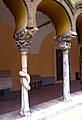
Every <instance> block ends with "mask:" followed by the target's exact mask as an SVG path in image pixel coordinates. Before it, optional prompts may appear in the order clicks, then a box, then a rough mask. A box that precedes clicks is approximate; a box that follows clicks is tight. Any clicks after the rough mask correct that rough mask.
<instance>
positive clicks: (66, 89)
mask: <svg viewBox="0 0 82 120" xmlns="http://www.w3.org/2000/svg"><path fill="white" fill-rule="evenodd" d="M57 40H58V41H59V42H60V49H61V50H62V51H63V99H64V100H66V101H69V100H70V99H71V97H70V79H69V78H70V77H69V57H68V53H69V49H70V48H71V43H70V36H66V37H63V36H60V37H57Z"/></svg>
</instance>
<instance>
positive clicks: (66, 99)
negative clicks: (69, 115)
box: [59, 95, 72, 102]
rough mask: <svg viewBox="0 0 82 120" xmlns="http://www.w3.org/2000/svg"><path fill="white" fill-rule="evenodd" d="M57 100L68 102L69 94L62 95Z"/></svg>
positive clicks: (69, 99)
mask: <svg viewBox="0 0 82 120" xmlns="http://www.w3.org/2000/svg"><path fill="white" fill-rule="evenodd" d="M59 100H60V101H66V102H69V101H71V100H72V99H71V95H67V96H62V97H61V98H60V99H59Z"/></svg>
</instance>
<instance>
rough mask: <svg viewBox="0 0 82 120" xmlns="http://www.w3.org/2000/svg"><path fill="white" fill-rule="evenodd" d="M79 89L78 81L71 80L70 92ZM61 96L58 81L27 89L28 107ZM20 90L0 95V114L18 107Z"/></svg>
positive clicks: (60, 87) (60, 85) (60, 86)
mask: <svg viewBox="0 0 82 120" xmlns="http://www.w3.org/2000/svg"><path fill="white" fill-rule="evenodd" d="M78 90H81V88H80V84H79V81H73V82H72V83H71V92H72V93H73V92H76V91H78ZM60 96H62V84H61V83H58V84H55V85H50V86H46V87H43V88H40V89H35V90H31V91H29V101H30V107H32V106H34V105H38V104H40V103H43V102H47V101H50V100H54V99H56V98H58V97H60ZM20 98H21V93H20V91H16V92H13V93H11V94H10V96H9V97H5V98H4V97H2V96H0V115H1V114H5V113H9V112H12V111H16V110H19V109H20V101H21V99H20Z"/></svg>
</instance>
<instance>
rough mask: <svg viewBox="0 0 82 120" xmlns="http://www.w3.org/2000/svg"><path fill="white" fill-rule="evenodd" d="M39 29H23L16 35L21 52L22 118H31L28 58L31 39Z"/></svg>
mask: <svg viewBox="0 0 82 120" xmlns="http://www.w3.org/2000/svg"><path fill="white" fill-rule="evenodd" d="M37 30H38V29H37V28H32V29H27V28H25V29H23V30H21V31H20V32H19V33H16V34H15V38H16V45H17V47H18V48H19V50H20V52H21V61H22V63H21V66H22V70H21V71H20V72H19V75H20V82H21V85H22V87H21V110H20V115H21V116H29V114H30V108H29V98H28V91H29V90H30V86H29V84H30V76H29V74H28V72H27V58H28V53H29V50H30V45H31V43H32V41H31V38H32V36H33V35H34V33H36V31H37Z"/></svg>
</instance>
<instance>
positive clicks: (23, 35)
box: [15, 27, 38, 52]
mask: <svg viewBox="0 0 82 120" xmlns="http://www.w3.org/2000/svg"><path fill="white" fill-rule="evenodd" d="M37 31H38V29H37V28H28V27H26V28H24V29H22V30H21V31H20V32H18V33H16V34H15V39H16V45H17V47H18V48H19V50H20V51H21V52H24V51H25V52H29V50H30V46H31V43H32V40H31V38H32V37H33V35H34V34H35V33H36V32H37Z"/></svg>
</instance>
